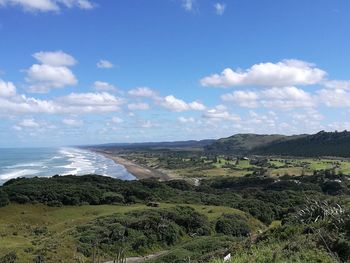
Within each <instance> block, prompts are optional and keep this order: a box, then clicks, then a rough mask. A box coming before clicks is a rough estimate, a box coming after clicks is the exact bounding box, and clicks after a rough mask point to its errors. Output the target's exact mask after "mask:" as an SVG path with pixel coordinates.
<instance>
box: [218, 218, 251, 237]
mask: <svg viewBox="0 0 350 263" xmlns="http://www.w3.org/2000/svg"><path fill="white" fill-rule="evenodd" d="M215 231H216V232H217V233H221V234H225V235H232V236H247V235H249V233H250V231H251V230H250V227H249V225H248V223H247V220H246V219H244V218H243V217H242V216H240V215H235V214H233V215H223V216H221V217H220V218H219V219H218V221H217V222H216V225H215Z"/></svg>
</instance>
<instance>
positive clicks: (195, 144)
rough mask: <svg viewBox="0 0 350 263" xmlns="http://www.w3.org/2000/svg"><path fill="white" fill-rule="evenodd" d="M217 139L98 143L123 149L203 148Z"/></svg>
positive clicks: (104, 146) (106, 146) (105, 146)
mask: <svg viewBox="0 0 350 263" xmlns="http://www.w3.org/2000/svg"><path fill="white" fill-rule="evenodd" d="M214 142H215V140H200V141H195V140H190V141H174V142H141V143H108V144H101V145H97V147H103V148H121V149H139V148H140V149H141V148H142V149H143V148H152V149H161V148H203V147H205V146H207V145H210V144H212V143H214Z"/></svg>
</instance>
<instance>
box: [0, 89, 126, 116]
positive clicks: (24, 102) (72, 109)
mask: <svg viewBox="0 0 350 263" xmlns="http://www.w3.org/2000/svg"><path fill="white" fill-rule="evenodd" d="M124 103H125V100H124V99H123V98H119V97H116V96H114V95H112V94H109V93H107V92H101V93H98V92H97V93H71V94H69V95H66V96H63V97H58V98H55V99H53V100H41V99H36V98H31V97H29V98H28V97H26V96H25V95H16V96H13V97H9V98H5V97H0V112H1V113H3V112H7V113H11V114H12V113H22V114H25V113H46V114H60V113H69V114H83V113H102V112H117V111H120V109H121V106H122V105H123V104H124Z"/></svg>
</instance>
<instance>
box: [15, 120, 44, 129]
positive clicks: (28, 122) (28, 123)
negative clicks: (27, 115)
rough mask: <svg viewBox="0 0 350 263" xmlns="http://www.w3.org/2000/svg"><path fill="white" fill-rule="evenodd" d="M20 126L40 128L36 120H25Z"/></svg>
mask: <svg viewBox="0 0 350 263" xmlns="http://www.w3.org/2000/svg"><path fill="white" fill-rule="evenodd" d="M19 125H20V126H22V127H28V128H37V127H39V126H40V125H39V123H37V122H36V121H35V120H34V119H24V120H22V121H21V122H20V123H19Z"/></svg>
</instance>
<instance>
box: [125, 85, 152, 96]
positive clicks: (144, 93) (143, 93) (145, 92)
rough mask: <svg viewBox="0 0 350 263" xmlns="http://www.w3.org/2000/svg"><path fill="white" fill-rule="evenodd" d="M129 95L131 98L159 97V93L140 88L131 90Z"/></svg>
mask: <svg viewBox="0 0 350 263" xmlns="http://www.w3.org/2000/svg"><path fill="white" fill-rule="evenodd" d="M128 94H129V95H131V96H135V97H144V98H156V97H158V95H157V92H156V91H154V90H152V89H151V88H148V87H138V88H135V89H132V90H129V92H128Z"/></svg>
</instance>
